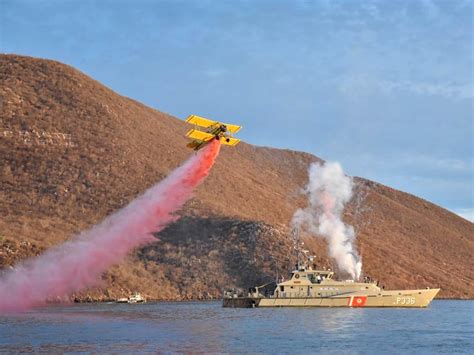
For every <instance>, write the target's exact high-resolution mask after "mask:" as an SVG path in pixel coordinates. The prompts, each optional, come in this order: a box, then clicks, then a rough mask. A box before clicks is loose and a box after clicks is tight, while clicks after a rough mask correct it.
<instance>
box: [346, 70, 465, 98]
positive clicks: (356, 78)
mask: <svg viewBox="0 0 474 355" xmlns="http://www.w3.org/2000/svg"><path fill="white" fill-rule="evenodd" d="M339 91H340V92H342V93H343V94H345V95H349V96H358V95H360V94H373V93H383V94H385V95H389V94H392V93H402V92H410V93H413V94H416V95H426V96H440V97H443V98H447V99H454V100H463V99H472V98H474V83H472V82H470V83H443V84H437V83H432V82H421V81H410V80H404V81H396V80H385V79H378V78H372V77H370V76H369V75H364V74H361V75H353V76H348V77H346V78H342V79H341V80H340V83H339Z"/></svg>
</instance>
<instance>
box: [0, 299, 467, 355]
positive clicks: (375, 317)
mask: <svg viewBox="0 0 474 355" xmlns="http://www.w3.org/2000/svg"><path fill="white" fill-rule="evenodd" d="M473 317H474V301H434V302H433V303H432V304H431V306H430V308H428V309H411V310H410V309H350V308H341V309H339V308H335V309H322V308H319V309H318V308H299V309H291V308H279V309H263V308H257V309H229V308H221V304H220V302H202V303H197V302H196V303H194V302H190V303H154V304H151V303H148V304H143V305H127V304H93V305H71V306H55V307H48V308H44V309H41V310H37V311H33V312H29V313H25V314H19V315H8V316H0V352H25V351H27V352H28V351H42V352H65V351H68V352H108V353H110V352H115V353H118V352H134V353H140V352H150V351H151V352H165V353H166V352H168V353H169V352H239V353H242V352H247V353H249V352H252V353H255V352H258V353H289V352H296V353H303V352H322V353H338V354H339V353H381V352H385V353H386V352H389V353H417V354H419V353H471V354H472V353H474V319H473Z"/></svg>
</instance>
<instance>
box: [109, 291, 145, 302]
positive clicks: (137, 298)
mask: <svg viewBox="0 0 474 355" xmlns="http://www.w3.org/2000/svg"><path fill="white" fill-rule="evenodd" d="M115 302H116V303H145V302H146V299H145V298H144V297H143V296H142V295H141V294H140V293H138V292H135V293H134V294H133V295H132V296H130V297H122V298H118V299H117V300H116V301H115Z"/></svg>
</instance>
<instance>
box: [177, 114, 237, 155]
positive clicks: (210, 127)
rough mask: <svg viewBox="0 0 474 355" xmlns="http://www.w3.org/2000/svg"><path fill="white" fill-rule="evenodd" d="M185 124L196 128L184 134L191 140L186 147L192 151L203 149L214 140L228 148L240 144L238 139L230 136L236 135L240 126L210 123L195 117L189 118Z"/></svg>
mask: <svg viewBox="0 0 474 355" xmlns="http://www.w3.org/2000/svg"><path fill="white" fill-rule="evenodd" d="M186 122H188V123H190V124H194V125H195V126H196V127H195V129H191V130H190V131H188V133H186V136H187V137H189V138H191V139H192V142H190V143H188V145H187V146H188V147H189V148H192V149H194V150H199V149H201V148H204V146H206V145H207V144H208V143H209V142H211V141H212V140H214V139H216V140H219V141H220V142H221V143H222V144H224V145H230V146H235V145H237V144H238V143H239V142H240V139H237V138H234V137H232V135H233V134H234V133H237V132H238V131H239V130H240V128H241V126H236V125H230V124H226V123H222V122H217V121H212V120H208V119H207V118H203V117H199V116H196V115H191V116H189V117H188V118H187V119H186ZM198 127H199V129H198Z"/></svg>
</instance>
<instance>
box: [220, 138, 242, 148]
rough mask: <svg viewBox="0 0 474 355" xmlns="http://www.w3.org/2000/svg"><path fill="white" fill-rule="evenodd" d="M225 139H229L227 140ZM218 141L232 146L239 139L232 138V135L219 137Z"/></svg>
mask: <svg viewBox="0 0 474 355" xmlns="http://www.w3.org/2000/svg"><path fill="white" fill-rule="evenodd" d="M227 140H229V141H228V142H227ZM220 141H221V143H222V144H225V145H231V146H234V145H237V143H239V142H240V139H237V138H232V137H221V139H220Z"/></svg>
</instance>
